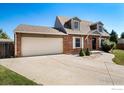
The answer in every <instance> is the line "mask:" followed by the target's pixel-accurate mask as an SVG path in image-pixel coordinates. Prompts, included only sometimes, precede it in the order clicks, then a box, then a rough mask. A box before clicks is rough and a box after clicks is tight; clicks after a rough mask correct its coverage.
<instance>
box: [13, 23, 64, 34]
mask: <svg viewBox="0 0 124 93" xmlns="http://www.w3.org/2000/svg"><path fill="white" fill-rule="evenodd" d="M14 31H15V32H19V33H33V34H50V35H66V34H65V33H63V32H60V31H59V30H56V29H55V28H52V27H45V26H32V25H26V24H21V25H18V26H17V27H16V28H15V30H14Z"/></svg>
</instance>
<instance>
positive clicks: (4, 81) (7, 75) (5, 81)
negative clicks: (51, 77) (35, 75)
mask: <svg viewBox="0 0 124 93" xmlns="http://www.w3.org/2000/svg"><path fill="white" fill-rule="evenodd" d="M0 85H37V84H36V83H35V82H33V81H31V80H29V79H27V78H25V77H23V76H21V75H19V74H17V73H15V72H13V71H11V70H9V69H7V68H5V67H3V66H1V65H0Z"/></svg>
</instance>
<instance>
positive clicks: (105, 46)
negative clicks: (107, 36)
mask: <svg viewBox="0 0 124 93" xmlns="http://www.w3.org/2000/svg"><path fill="white" fill-rule="evenodd" d="M114 48H116V43H115V42H112V41H109V40H105V41H103V43H102V50H103V51H105V52H109V51H110V50H112V49H114Z"/></svg>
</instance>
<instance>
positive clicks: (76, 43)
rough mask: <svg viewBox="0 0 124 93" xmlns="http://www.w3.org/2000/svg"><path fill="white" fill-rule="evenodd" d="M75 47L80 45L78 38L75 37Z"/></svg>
mask: <svg viewBox="0 0 124 93" xmlns="http://www.w3.org/2000/svg"><path fill="white" fill-rule="evenodd" d="M75 47H80V38H75Z"/></svg>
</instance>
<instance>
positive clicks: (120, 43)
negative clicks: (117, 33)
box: [117, 38, 124, 49]
mask: <svg viewBox="0 0 124 93" xmlns="http://www.w3.org/2000/svg"><path fill="white" fill-rule="evenodd" d="M117 48H118V49H124V38H119V39H118V43H117Z"/></svg>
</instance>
